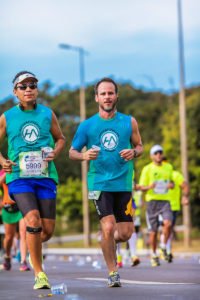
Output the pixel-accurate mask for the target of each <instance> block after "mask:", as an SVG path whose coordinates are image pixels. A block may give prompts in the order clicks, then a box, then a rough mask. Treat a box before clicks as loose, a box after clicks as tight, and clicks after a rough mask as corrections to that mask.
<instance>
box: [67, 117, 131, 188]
mask: <svg viewBox="0 0 200 300" xmlns="http://www.w3.org/2000/svg"><path fill="white" fill-rule="evenodd" d="M131 134H132V126H131V117H130V116H126V115H124V114H122V113H119V112H116V113H115V114H114V116H113V118H111V119H104V118H101V117H100V115H99V114H96V115H94V116H93V117H91V118H90V119H88V120H86V121H85V122H83V123H82V124H81V125H80V127H79V129H78V131H77V133H76V135H75V137H74V139H73V142H72V146H73V148H74V149H76V150H78V151H81V149H82V148H83V147H84V146H85V145H86V147H87V149H90V148H92V146H93V145H95V146H97V147H99V148H100V151H99V155H98V158H97V159H96V160H91V161H90V169H89V172H88V189H89V191H108V192H117V191H121V192H122V191H129V192H130V191H132V174H133V161H132V160H129V161H127V160H125V159H124V158H123V157H121V156H120V154H119V153H120V151H122V150H123V149H124V148H125V149H131V148H132V146H131ZM108 182H109V184H108Z"/></svg>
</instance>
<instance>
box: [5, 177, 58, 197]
mask: <svg viewBox="0 0 200 300" xmlns="http://www.w3.org/2000/svg"><path fill="white" fill-rule="evenodd" d="M8 190H9V194H10V197H11V198H12V195H13V194H21V193H33V194H35V196H36V198H38V199H55V198H56V193H57V188H56V183H55V182H54V181H53V180H52V179H49V178H41V179H38V178H27V179H21V178H20V179H16V180H14V181H12V182H10V183H8Z"/></svg>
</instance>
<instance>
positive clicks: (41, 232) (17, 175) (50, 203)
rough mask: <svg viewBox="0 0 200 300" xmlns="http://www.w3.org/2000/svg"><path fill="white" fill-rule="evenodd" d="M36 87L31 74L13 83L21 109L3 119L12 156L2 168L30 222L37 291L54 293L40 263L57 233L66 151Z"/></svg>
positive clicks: (1, 128) (0, 133) (0, 129)
mask: <svg viewBox="0 0 200 300" xmlns="http://www.w3.org/2000/svg"><path fill="white" fill-rule="evenodd" d="M37 82H38V79H37V78H36V76H35V75H34V74H33V73H31V72H27V71H22V72H19V73H18V74H17V75H16V76H15V78H14V80H13V92H14V94H15V96H16V97H17V98H18V100H19V105H17V106H15V107H13V108H11V109H9V110H8V111H6V112H4V114H3V115H2V116H1V117H0V140H3V139H4V138H5V137H6V136H7V140H8V156H7V158H5V157H3V156H2V154H1V153H0V164H1V166H2V168H3V169H4V171H5V172H6V173H7V175H6V183H7V184H8V189H9V194H10V197H11V198H12V199H13V200H14V201H15V202H16V204H17V206H18V208H19V210H20V211H21V213H22V215H23V217H24V220H25V224H26V236H27V244H28V249H29V252H30V261H29V262H30V264H31V265H32V266H33V268H34V272H35V284H34V287H33V288H34V289H43V288H45V289H46V288H48V289H49V288H50V284H49V282H48V278H47V276H46V274H45V273H44V271H43V267H42V261H41V257H42V242H45V241H47V240H49V239H50V237H51V236H52V234H53V231H54V227H55V214H56V184H57V183H58V176H57V172H56V169H55V165H54V162H53V160H54V159H55V158H56V156H57V155H59V153H60V152H61V151H62V149H63V148H64V144H65V138H64V136H63V134H62V131H61V129H60V126H59V124H58V120H57V118H56V116H55V114H54V112H53V111H52V110H51V109H50V108H48V107H45V106H44V105H41V104H37V102H36V101H37V96H38V89H37ZM54 143H55V146H54ZM50 147H52V148H50ZM47 148H48V149H47ZM47 150H48V151H50V152H48V153H47Z"/></svg>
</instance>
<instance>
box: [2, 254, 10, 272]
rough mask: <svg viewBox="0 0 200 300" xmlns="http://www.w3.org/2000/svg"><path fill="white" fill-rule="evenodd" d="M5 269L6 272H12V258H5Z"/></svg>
mask: <svg viewBox="0 0 200 300" xmlns="http://www.w3.org/2000/svg"><path fill="white" fill-rule="evenodd" d="M3 268H4V270H6V271H10V269H11V258H10V257H6V256H5V257H4V262H3Z"/></svg>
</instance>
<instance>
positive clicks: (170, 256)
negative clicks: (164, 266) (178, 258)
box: [168, 253, 174, 263]
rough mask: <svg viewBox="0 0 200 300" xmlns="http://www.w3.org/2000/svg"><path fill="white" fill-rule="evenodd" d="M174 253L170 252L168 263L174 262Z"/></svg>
mask: <svg viewBox="0 0 200 300" xmlns="http://www.w3.org/2000/svg"><path fill="white" fill-rule="evenodd" d="M173 258H174V257H173V254H172V253H169V254H168V263H171V262H173Z"/></svg>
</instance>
